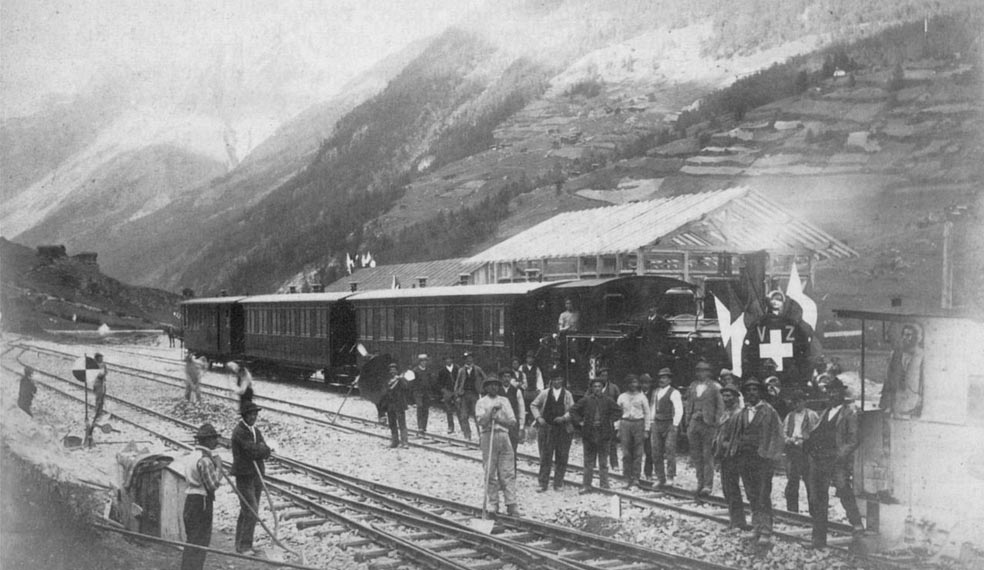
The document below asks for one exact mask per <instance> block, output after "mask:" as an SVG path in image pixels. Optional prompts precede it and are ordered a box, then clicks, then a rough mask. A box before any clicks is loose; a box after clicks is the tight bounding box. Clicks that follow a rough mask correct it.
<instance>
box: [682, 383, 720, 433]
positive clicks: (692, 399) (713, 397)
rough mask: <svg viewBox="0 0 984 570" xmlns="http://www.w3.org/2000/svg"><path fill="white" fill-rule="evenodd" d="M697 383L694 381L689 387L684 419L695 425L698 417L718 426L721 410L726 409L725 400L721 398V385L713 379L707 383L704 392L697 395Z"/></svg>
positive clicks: (690, 424) (688, 423)
mask: <svg viewBox="0 0 984 570" xmlns="http://www.w3.org/2000/svg"><path fill="white" fill-rule="evenodd" d="M696 385H697V383H696V382H694V383H693V384H691V385H690V386H689V387H688V388H687V398H686V401H684V403H683V421H684V422H685V423H686V424H687V426H688V428H687V429H689V426H692V425H694V424H695V423H696V422H697V420H698V419H702V420H703V422H704V423H705V424H707V425H709V426H712V427H713V426H716V425H717V424H718V419H719V418H720V417H721V412H722V411H724V400H723V399H722V398H721V387H720V386H718V383H717V382H715V381H713V380H711V381H710V382H708V383H707V389H705V390H704V393H703V394H701V395H700V397H698V396H697V387H696Z"/></svg>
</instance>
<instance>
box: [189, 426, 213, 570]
mask: <svg viewBox="0 0 984 570" xmlns="http://www.w3.org/2000/svg"><path fill="white" fill-rule="evenodd" d="M195 441H197V443H198V445H196V446H195V452H194V453H195V454H197V455H198V457H197V458H196V460H195V461H194V462H189V463H188V465H187V468H186V469H185V480H186V481H187V482H188V488H187V490H186V491H185V504H184V523H185V534H186V535H187V537H188V543H189V544H198V545H201V546H208V544H209V542H211V540H212V506H213V505H214V504H215V490H216V489H217V488H218V487H219V485H221V484H222V459H221V458H220V457H219V456H218V454H216V453H214V450H215V448H216V446H218V444H219V432H217V431H215V427H214V426H212V424H208V423H207V424H203V425H202V427H200V428H198V433H196V434H195ZM204 566H205V551H204V550H201V549H199V548H192V547H186V548H185V550H184V554H183V555H182V557H181V570H201V569H202V568H203V567H204Z"/></svg>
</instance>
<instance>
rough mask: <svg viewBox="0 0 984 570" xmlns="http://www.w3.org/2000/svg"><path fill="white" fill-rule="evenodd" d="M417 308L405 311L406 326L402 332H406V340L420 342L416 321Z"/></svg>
mask: <svg viewBox="0 0 984 570" xmlns="http://www.w3.org/2000/svg"><path fill="white" fill-rule="evenodd" d="M417 312H418V309H417V307H410V308H409V309H407V310H406V312H405V314H406V325H405V328H404V330H405V331H409V332H407V340H420V331H419V330H418V329H419V326H418V324H419V321H418V319H417Z"/></svg>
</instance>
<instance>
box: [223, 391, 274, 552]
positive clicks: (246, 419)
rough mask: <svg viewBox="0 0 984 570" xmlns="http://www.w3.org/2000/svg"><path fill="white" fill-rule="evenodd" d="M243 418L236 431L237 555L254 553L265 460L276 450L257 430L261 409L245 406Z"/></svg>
mask: <svg viewBox="0 0 984 570" xmlns="http://www.w3.org/2000/svg"><path fill="white" fill-rule="evenodd" d="M241 414H242V419H240V420H239V423H238V424H236V427H235V428H234V429H233V430H232V442H231V447H232V474H233V475H235V477H236V489H237V490H238V491H239V494H240V495H241V496H240V498H239V519H238V520H237V521H236V552H238V553H240V554H246V553H250V552H251V551H252V550H253V531H254V530H255V529H256V520H257V514H258V513H259V509H260V493H261V492H262V491H263V480H262V476H263V473H265V469H264V465H263V461H264V460H265V459H266V458H268V457H270V453H272V450H271V449H270V448H269V447H268V446H267V444H266V441H265V440H264V439H263V434H262V433H260V430H259V428H257V427H256V418H257V417H258V416H259V414H260V407H259V406H257V405H256V404H255V403H254V402H252V401H247V402H245V403H244V404H243V407H242V411H241Z"/></svg>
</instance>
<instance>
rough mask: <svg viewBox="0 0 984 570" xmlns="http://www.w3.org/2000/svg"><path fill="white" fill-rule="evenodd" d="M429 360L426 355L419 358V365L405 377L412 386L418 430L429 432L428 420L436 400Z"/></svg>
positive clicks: (411, 391)
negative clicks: (431, 406)
mask: <svg viewBox="0 0 984 570" xmlns="http://www.w3.org/2000/svg"><path fill="white" fill-rule="evenodd" d="M428 362H429V359H428V358H427V355H426V354H421V355H419V356H417V365H416V366H414V367H413V368H411V369H410V370H408V371H407V372H406V373H405V374H404V377H405V378H406V379H407V382H408V383H409V384H410V393H411V394H412V395H413V404H414V406H416V407H417V429H418V430H420V431H422V432H426V431H427V419H428V418H429V417H430V405H431V400H432V399H433V398H434V391H435V386H434V384H435V383H434V373H433V372H431V371H430V369H429V368H428V367H427V364H428Z"/></svg>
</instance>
